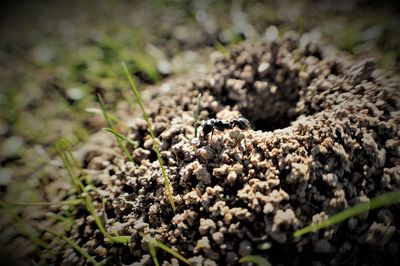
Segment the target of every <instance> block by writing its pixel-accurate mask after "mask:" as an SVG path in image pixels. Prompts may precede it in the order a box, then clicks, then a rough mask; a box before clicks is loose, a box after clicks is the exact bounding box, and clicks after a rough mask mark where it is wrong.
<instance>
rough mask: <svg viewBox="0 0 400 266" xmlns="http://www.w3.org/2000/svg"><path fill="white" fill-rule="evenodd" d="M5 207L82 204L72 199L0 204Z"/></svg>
mask: <svg viewBox="0 0 400 266" xmlns="http://www.w3.org/2000/svg"><path fill="white" fill-rule="evenodd" d="M1 203H3V204H6V205H17V206H57V205H79V204H82V200H81V199H72V200H65V201H57V202H15V201H12V202H1V201H0V204H1Z"/></svg>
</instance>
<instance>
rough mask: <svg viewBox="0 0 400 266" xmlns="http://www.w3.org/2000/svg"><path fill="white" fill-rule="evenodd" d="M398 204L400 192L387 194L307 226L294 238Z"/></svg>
mask: <svg viewBox="0 0 400 266" xmlns="http://www.w3.org/2000/svg"><path fill="white" fill-rule="evenodd" d="M396 203H400V190H398V191H392V192H389V193H385V194H383V195H381V196H378V197H375V198H373V199H371V200H370V202H366V203H360V204H357V205H355V206H353V207H351V208H349V209H346V210H344V211H342V212H339V213H337V214H335V215H333V216H332V217H331V218H329V219H328V220H326V221H324V222H322V223H318V224H312V225H309V226H306V227H304V228H302V229H300V230H297V231H296V232H294V234H293V237H299V236H302V235H304V234H307V233H311V232H315V231H318V230H320V229H323V228H327V227H329V226H332V225H335V224H338V223H341V222H343V221H344V220H346V219H349V218H351V217H353V216H356V215H359V214H361V213H364V212H367V211H369V210H373V209H376V208H380V207H383V206H387V205H391V204H396Z"/></svg>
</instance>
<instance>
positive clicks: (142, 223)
mask: <svg viewBox="0 0 400 266" xmlns="http://www.w3.org/2000/svg"><path fill="white" fill-rule="evenodd" d="M298 44H299V41H298V39H297V38H296V37H293V36H289V37H287V38H285V39H283V40H277V41H275V42H272V43H266V44H258V45H248V44H244V45H242V46H239V47H236V48H235V49H234V50H233V51H232V52H231V54H230V55H229V56H228V57H225V58H220V59H218V60H217V62H216V63H215V70H214V72H212V73H210V74H208V75H207V76H205V77H202V78H199V79H196V80H189V81H187V80H186V82H182V83H171V84H170V85H171V86H170V87H169V88H170V89H169V90H165V88H166V87H167V88H168V86H164V87H162V88H164V89H161V88H158V89H157V88H156V89H155V90H152V91H151V93H152V98H151V100H149V101H147V105H146V106H148V107H147V112H148V114H149V116H150V120H151V121H152V123H153V130H154V132H155V135H156V137H157V140H158V142H159V147H160V150H161V155H162V158H163V161H164V165H165V168H166V171H167V176H168V178H169V180H170V183H171V187H172V193H173V198H174V201H175V205H176V214H175V215H174V213H173V211H172V208H171V205H170V202H169V200H168V194H167V191H166V189H165V186H164V181H163V177H162V173H161V169H160V166H159V162H158V161H157V157H156V154H155V152H154V151H153V150H152V147H153V143H152V140H151V138H150V136H149V134H148V132H147V126H146V123H145V121H144V120H143V119H142V118H141V116H139V115H137V117H136V118H130V120H129V121H127V123H129V125H130V131H129V132H128V133H126V135H127V136H128V137H129V138H131V139H132V140H134V141H136V142H137V143H138V147H137V148H135V149H133V147H131V148H132V154H133V158H134V161H135V163H133V162H129V161H128V160H127V159H126V158H125V156H124V154H123V152H121V151H120V150H119V148H118V146H117V145H116V143H111V144H110V145H109V146H108V147H106V146H107V145H106V144H104V143H103V144H100V145H102V146H103V148H102V149H101V150H99V148H98V144H96V145H94V144H93V145H92V146H90V147H89V148H86V149H85V150H84V151H81V158H82V162H84V166H85V167H86V168H87V169H88V171H90V173H91V178H92V180H93V182H94V183H95V185H96V188H97V189H96V190H93V191H92V192H91V193H92V197H93V199H94V203H95V206H96V207H97V208H98V212H99V213H101V216H102V218H103V220H104V224H105V228H106V229H107V231H108V232H109V233H110V234H111V235H116V234H118V235H128V236H132V238H131V241H130V243H129V245H128V246H118V245H116V244H112V243H109V242H108V241H106V240H104V236H103V235H102V234H101V233H100V232H99V230H98V229H97V227H96V224H95V223H94V221H93V218H92V217H91V216H88V214H87V213H86V212H85V211H84V209H78V210H76V211H75V212H74V214H73V215H74V217H75V219H76V220H77V221H76V223H75V224H74V225H73V229H72V231H71V232H70V237H71V239H73V240H75V241H77V242H78V243H80V245H81V246H82V247H83V248H85V249H86V250H88V252H89V254H91V255H92V256H94V257H96V258H97V259H98V261H100V260H101V259H103V258H106V257H109V256H113V257H114V259H115V260H116V262H115V263H117V264H127V265H128V264H129V265H130V264H134V263H137V264H151V263H152V259H151V257H150V255H149V244H148V242H146V241H145V239H143V238H142V237H141V236H140V234H142V233H143V234H148V235H150V236H152V237H154V238H156V239H157V240H159V241H161V242H163V243H164V244H166V245H168V246H170V247H171V248H172V249H174V250H176V251H178V252H179V253H180V254H182V255H183V256H184V257H186V258H187V259H188V260H189V261H190V262H191V263H192V264H193V265H235V264H239V262H238V261H239V259H240V258H241V257H243V256H246V255H250V254H251V255H260V256H263V257H265V258H266V259H268V260H269V261H270V262H271V263H272V264H289V265H298V264H310V263H313V264H315V263H316V264H318V265H332V264H341V263H343V264H344V263H346V264H347V263H348V264H369V265H383V264H385V265H386V264H387V263H389V264H396V265H399V263H400V262H399V257H398V256H396V255H397V254H398V252H399V243H400V241H399V240H400V238H399V236H400V234H399V232H400V230H399V229H400V216H399V213H400V212H399V207H398V206H395V205H393V206H390V207H385V208H381V209H378V210H373V211H370V212H367V213H365V214H363V215H359V216H355V217H353V218H351V219H349V220H347V221H345V222H343V223H340V224H338V225H335V226H332V227H328V228H326V229H323V230H320V231H318V232H315V233H311V234H307V235H303V236H301V237H299V238H293V237H292V235H293V232H295V231H296V230H297V229H299V228H302V227H304V226H306V225H309V224H311V223H317V222H321V221H324V220H326V219H327V218H328V217H331V216H332V215H334V214H336V213H338V212H340V211H342V210H344V209H346V208H349V207H351V206H354V205H355V204H358V203H361V202H368V201H369V200H370V199H371V198H373V197H375V196H377V195H380V194H383V193H385V192H389V191H393V190H395V189H399V188H400V167H399V162H400V148H399V147H400V139H399V137H400V133H399V132H400V128H399V125H400V105H399V99H400V93H399V88H398V86H399V83H398V82H397V81H395V80H394V79H393V78H388V77H386V76H384V75H383V74H382V72H379V71H378V70H376V69H375V66H374V63H373V61H371V60H367V61H364V62H361V63H358V64H354V62H352V61H351V60H350V59H345V58H343V57H331V56H329V55H328V54H326V53H325V52H324V51H323V50H322V49H321V48H320V47H319V46H318V45H316V44H313V43H309V44H306V45H302V46H301V47H299V46H298ZM199 93H201V95H202V96H201V99H200V102H201V111H200V114H199V117H200V121H205V120H207V119H210V118H216V119H220V120H224V121H225V120H229V121H233V120H235V119H237V118H238V117H241V116H243V117H245V118H247V119H248V120H249V121H250V122H251V124H252V125H253V127H252V128H249V129H244V130H242V129H240V128H238V127H235V126H232V127H231V128H225V129H223V130H218V129H214V132H213V134H212V136H211V134H209V135H207V136H206V137H204V136H202V135H201V134H200V136H199V137H197V138H195V137H194V131H195V130H194V127H193V125H194V123H195V120H194V117H193V113H194V111H195V110H196V98H197V96H198V95H199ZM201 130H202V128H201V127H199V131H200V132H201ZM102 201H104V202H103V203H104V206H105V209H104V212H102V211H101V209H102V208H101V206H102ZM157 257H158V259H159V260H160V261H162V262H163V265H170V264H173V265H176V264H178V263H179V262H178V260H177V259H176V258H174V257H172V256H171V255H170V254H168V253H166V252H164V251H163V250H161V249H160V250H158V252H157ZM389 258H390V261H389V262H388V261H387V260H388V259H389ZM58 259H59V260H58V261H60V260H61V261H62V262H63V263H64V264H68V265H70V264H72V263H74V264H75V263H83V261H79V260H80V257H79V256H78V254H76V253H75V251H74V250H73V249H70V250H69V251H67V252H66V253H64V254H63V256H62V257H61V258H58Z"/></svg>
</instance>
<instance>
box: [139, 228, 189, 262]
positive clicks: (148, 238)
mask: <svg viewBox="0 0 400 266" xmlns="http://www.w3.org/2000/svg"><path fill="white" fill-rule="evenodd" d="M139 235H140V236H141V237H142V238H143V239H144V240H145V241H147V242H149V246H150V247H151V246H153V248H150V249H153V251H151V252H150V255H151V256H152V258H153V261H154V264H156V265H158V260H157V257H156V252H155V248H154V247H159V248H161V249H162V250H164V251H165V252H168V253H169V254H171V255H172V256H174V257H175V258H177V259H178V260H180V261H182V262H184V263H186V264H188V265H191V263H190V261H188V260H187V259H186V258H185V257H183V256H182V255H181V254H179V253H178V252H176V251H175V250H173V249H172V248H170V247H168V246H167V245H165V244H163V243H161V242H160V241H158V240H157V239H155V238H153V237H151V236H149V235H145V234H143V233H139ZM156 261H157V263H156Z"/></svg>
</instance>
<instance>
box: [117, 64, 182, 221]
mask: <svg viewBox="0 0 400 266" xmlns="http://www.w3.org/2000/svg"><path fill="white" fill-rule="evenodd" d="M122 66H123V68H124V71H125V75H126V77H127V78H128V81H129V85H130V87H131V89H132V92H133V94H134V95H135V97H136V100H137V101H138V103H139V106H140V109H141V110H142V113H143V117H144V119H145V120H146V123H147V127H148V131H149V133H150V136H151V138H152V139H153V150H154V151H155V152H156V154H157V159H158V162H159V163H160V168H161V173H162V176H163V179H164V183H165V187H166V188H167V192H168V198H169V202H170V204H171V207H172V211H173V212H174V214H175V213H176V208H175V202H174V198H173V197H172V190H171V185H170V183H169V180H168V177H167V173H166V171H165V167H164V162H163V160H162V158H161V153H160V150H159V148H158V144H157V141H156V137H155V135H154V132H153V127H152V124H151V122H150V119H149V117H148V116H147V113H146V110H145V109H144V105H143V102H142V99H141V98H140V94H139V91H138V90H137V88H136V85H135V83H134V82H133V79H132V77H131V75H130V74H129V71H128V68H127V67H126V64H125V63H122Z"/></svg>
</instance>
